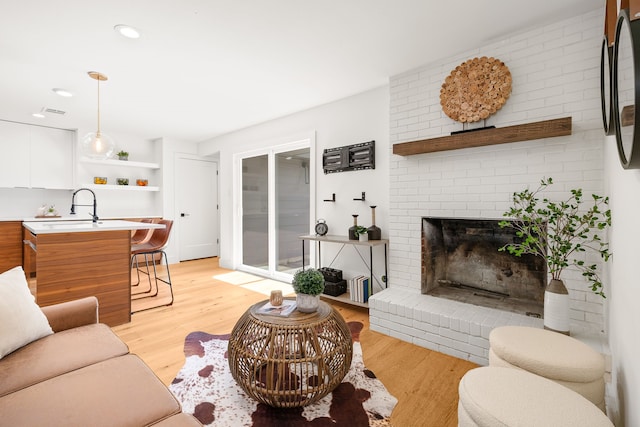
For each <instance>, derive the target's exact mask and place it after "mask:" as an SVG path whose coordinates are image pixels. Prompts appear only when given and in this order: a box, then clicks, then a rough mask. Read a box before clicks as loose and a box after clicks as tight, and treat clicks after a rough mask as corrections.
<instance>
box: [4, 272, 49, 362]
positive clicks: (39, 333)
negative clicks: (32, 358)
mask: <svg viewBox="0 0 640 427" xmlns="http://www.w3.org/2000/svg"><path fill="white" fill-rule="evenodd" d="M52 333H53V331H52V330H51V326H49V322H48V321H47V318H46V316H45V315H44V314H43V313H42V310H40V307H38V305H37V304H36V302H35V298H34V297H33V295H31V292H30V291H29V284H28V283H27V279H26V277H25V275H24V271H23V270H22V267H15V268H12V269H11V270H8V271H5V272H4V273H2V274H0V359H2V358H3V357H4V356H6V355H7V354H9V353H11V352H13V351H15V350H16V349H18V348H20V347H22V346H24V345H27V344H29V343H30V342H32V341H35V340H37V339H38V338H42V337H44V336H47V335H50V334H52Z"/></svg>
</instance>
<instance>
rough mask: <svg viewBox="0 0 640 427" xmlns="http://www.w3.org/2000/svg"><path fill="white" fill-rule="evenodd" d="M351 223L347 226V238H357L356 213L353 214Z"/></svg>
mask: <svg viewBox="0 0 640 427" xmlns="http://www.w3.org/2000/svg"><path fill="white" fill-rule="evenodd" d="M351 216H353V225H352V226H351V227H349V240H358V233H356V230H357V229H358V215H356V214H353V215H351Z"/></svg>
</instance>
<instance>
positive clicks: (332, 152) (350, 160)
mask: <svg viewBox="0 0 640 427" xmlns="http://www.w3.org/2000/svg"><path fill="white" fill-rule="evenodd" d="M375 168H376V142H375V141H369V142H363V143H361V144H353V145H345V146H344V147H336V148H326V149H325V150H324V152H323V153H322V169H323V170H324V173H325V174H327V173H334V172H346V171H354V170H360V169H375Z"/></svg>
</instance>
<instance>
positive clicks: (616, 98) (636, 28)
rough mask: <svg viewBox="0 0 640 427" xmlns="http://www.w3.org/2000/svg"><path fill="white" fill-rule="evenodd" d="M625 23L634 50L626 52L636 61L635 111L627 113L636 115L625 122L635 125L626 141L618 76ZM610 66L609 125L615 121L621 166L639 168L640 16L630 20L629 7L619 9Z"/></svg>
mask: <svg viewBox="0 0 640 427" xmlns="http://www.w3.org/2000/svg"><path fill="white" fill-rule="evenodd" d="M623 26H624V28H626V29H627V32H628V34H629V35H628V37H629V38H630V40H629V41H630V44H631V49H630V50H631V51H630V52H628V53H626V54H627V55H629V54H630V55H631V58H630V59H631V61H632V64H633V74H634V77H633V86H634V87H633V104H632V105H631V107H633V111H632V112H627V114H630V115H632V116H633V123H629V124H627V125H626V126H633V130H632V133H631V135H630V140H627V141H625V140H623V137H624V136H623V134H622V126H625V123H624V120H622V118H621V115H622V114H623V111H624V108H623V109H621V108H620V107H621V106H620V92H619V91H620V87H619V86H620V85H619V83H620V82H619V79H618V71H619V64H620V61H621V60H624V58H621V56H620V55H621V52H620V47H621V45H622V43H621V39H620V35H621V33H622V29H623ZM625 42H626V40H625ZM622 54H625V52H622ZM611 68H612V75H611V81H612V83H613V86H612V93H613V102H612V103H613V118H612V119H611V120H610V121H609V127H611V125H612V124H613V125H614V127H615V135H616V142H617V145H618V155H619V156H620V162H621V163H622V167H623V168H625V169H638V168H640V129H639V127H640V120H638V118H639V117H638V112H639V111H640V20H638V21H631V20H630V19H629V13H628V12H627V10H626V9H625V10H622V11H620V14H619V15H618V21H617V23H616V36H615V42H614V44H613V61H612V67H611ZM601 71H603V72H604V69H603V68H601ZM601 80H602V79H601ZM603 114H604V111H603ZM603 118H604V116H603ZM625 143H626V144H625ZM629 143H630V144H629ZM626 145H629V147H628V148H625V146H626ZM634 154H635V156H634Z"/></svg>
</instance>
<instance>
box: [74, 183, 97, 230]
mask: <svg viewBox="0 0 640 427" xmlns="http://www.w3.org/2000/svg"><path fill="white" fill-rule="evenodd" d="M82 190H86V191H88V192H89V193H91V194H92V195H93V205H79V204H77V203H76V194H78V193H79V192H81V191H82ZM76 206H93V214H92V215H91V216H92V217H93V222H98V202H97V201H96V193H94V192H93V190H90V189H88V188H79V189H77V190H76V191H74V192H73V195H72V196H71V215H75V214H76Z"/></svg>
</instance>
